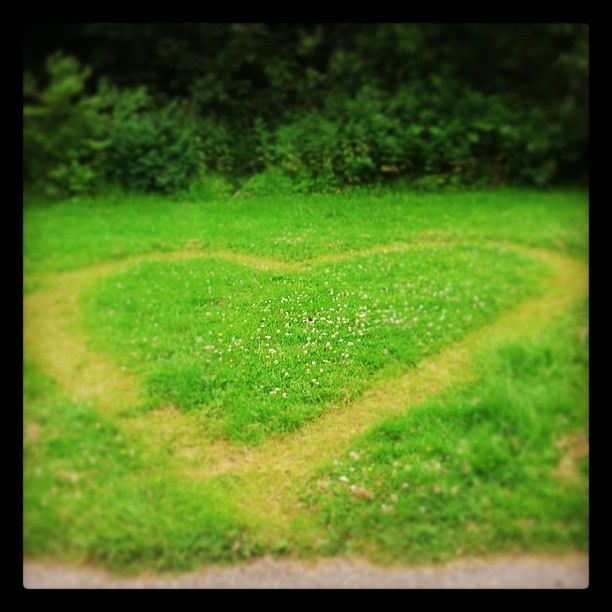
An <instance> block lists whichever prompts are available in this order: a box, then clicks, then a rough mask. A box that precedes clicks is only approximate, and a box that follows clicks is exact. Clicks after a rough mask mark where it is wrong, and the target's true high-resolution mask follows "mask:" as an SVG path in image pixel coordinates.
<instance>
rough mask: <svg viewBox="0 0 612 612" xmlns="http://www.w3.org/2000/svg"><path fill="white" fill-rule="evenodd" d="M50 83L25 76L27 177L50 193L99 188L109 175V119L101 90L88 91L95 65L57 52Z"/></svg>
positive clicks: (49, 64) (50, 62)
mask: <svg viewBox="0 0 612 612" xmlns="http://www.w3.org/2000/svg"><path fill="white" fill-rule="evenodd" d="M46 68H47V74H48V83H47V84H46V86H45V87H41V86H39V84H38V83H37V82H36V81H35V80H34V79H33V78H32V77H31V75H26V76H25V78H24V102H25V103H24V111H23V114H24V125H23V157H24V179H25V181H26V183H27V184H29V185H32V186H34V187H38V188H40V189H41V190H42V191H44V192H45V193H46V195H48V196H64V195H71V194H78V193H87V192H91V191H94V190H95V189H96V188H97V187H98V186H100V184H101V183H102V182H103V180H104V168H103V165H102V163H101V154H102V152H103V151H104V150H105V149H106V148H107V147H108V146H109V144H110V141H109V138H108V135H109V121H108V117H107V116H106V115H105V114H104V112H103V106H104V102H103V100H102V98H101V97H100V96H97V95H87V94H86V93H85V83H86V81H87V79H88V77H89V74H90V71H89V70H88V69H86V68H82V67H81V66H80V65H79V63H78V62H77V61H76V60H75V59H74V58H71V57H64V56H62V55H59V54H55V55H53V56H51V57H49V58H48V60H47V63H46Z"/></svg>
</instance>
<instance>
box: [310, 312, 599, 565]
mask: <svg viewBox="0 0 612 612" xmlns="http://www.w3.org/2000/svg"><path fill="white" fill-rule="evenodd" d="M585 309H586V306H585V305H584V304H582V305H581V306H580V308H578V309H576V310H575V311H574V312H572V313H570V314H568V315H567V316H565V317H564V318H563V319H562V320H561V321H558V322H557V325H556V326H555V327H554V328H552V329H551V330H550V332H549V333H548V334H546V335H544V336H542V337H540V338H537V339H534V340H527V339H525V340H522V341H520V342H516V343H513V344H511V345H507V346H504V347H502V348H500V349H499V350H497V351H495V352H493V353H489V354H487V355H484V356H482V357H481V359H480V368H481V370H482V379H481V380H480V381H479V382H478V383H475V384H471V385H469V386H464V388H462V389H453V390H452V391H450V392H448V393H446V394H444V395H443V396H441V397H439V398H437V399H434V400H432V401H429V402H427V403H426V404H424V405H422V406H419V407H418V408H415V409H414V410H412V411H411V412H410V413H409V414H407V415H406V416H404V417H401V418H395V419H392V420H389V421H387V422H386V423H383V424H381V425H380V426H378V427H377V428H376V429H375V430H373V431H371V432H369V433H368V434H367V435H365V436H362V437H361V439H360V440H359V441H356V443H355V446H354V449H353V450H352V451H351V452H350V454H348V455H347V456H344V457H342V458H339V459H338V460H337V461H336V462H335V464H333V465H330V466H328V467H327V468H326V469H324V470H322V471H321V472H320V473H319V474H317V477H316V479H315V480H313V482H312V483H311V484H310V485H309V488H308V493H307V494H306V497H307V499H309V500H310V503H312V504H313V505H316V507H317V509H318V510H317V511H318V513H319V515H320V518H321V520H322V521H323V522H324V523H325V524H326V525H329V529H330V544H329V545H328V546H329V549H330V551H331V552H336V553H337V552H347V551H362V552H363V551H370V552H372V551H374V553H375V554H376V555H378V557H379V558H380V559H383V560H392V559H393V560H402V561H430V560H440V559H446V558H449V557H454V556H460V555H468V554H479V553H486V552H488V553H490V552H497V551H503V550H510V549H515V548H519V549H521V550H550V551H558V550H563V549H568V548H578V549H584V548H586V546H587V537H588V534H587V528H588V493H587V487H588V443H587V422H588V347H587V342H586V337H585V331H586V327H585V326H586V312H585ZM563 466H565V469H560V468H561V467H563Z"/></svg>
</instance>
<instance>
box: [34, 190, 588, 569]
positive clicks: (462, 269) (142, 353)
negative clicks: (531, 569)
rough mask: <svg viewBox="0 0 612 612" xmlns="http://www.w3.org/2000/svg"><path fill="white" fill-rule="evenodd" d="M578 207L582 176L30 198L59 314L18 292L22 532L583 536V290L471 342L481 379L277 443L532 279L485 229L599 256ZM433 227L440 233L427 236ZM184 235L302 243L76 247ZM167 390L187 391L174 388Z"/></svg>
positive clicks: (349, 547)
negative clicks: (330, 189)
mask: <svg viewBox="0 0 612 612" xmlns="http://www.w3.org/2000/svg"><path fill="white" fill-rule="evenodd" d="M587 219H588V208H587V198H586V196H585V194H584V193H582V192H545V193H541V192H534V191H517V190H504V191H499V192H493V191H490V192H477V193H470V192H465V193H444V194H441V193H440V194H420V195H415V194H409V193H402V192H396V193H394V192H371V193H368V192H365V191H362V192H359V191H357V192H352V193H348V194H338V195H336V196H293V195H292V196H287V197H286V198H255V197H253V198H227V199H224V200H220V201H207V202H201V203H194V202H191V203H180V202H176V201H171V200H170V199H167V198H161V197H153V196H146V197H145V196H140V195H123V196H119V195H117V194H116V195H112V196H111V195H109V196H106V197H104V198H98V199H92V200H73V201H67V202H59V203H55V204H46V205H45V203H41V202H39V203H34V204H33V205H28V206H27V207H26V210H25V235H24V238H25V253H24V261H25V276H24V290H25V292H26V297H27V296H30V297H31V296H33V295H34V296H36V295H41V296H42V298H41V300H40V301H38V302H37V301H35V300H34V301H32V302H28V303H30V304H40V305H45V307H48V309H49V310H48V312H47V311H44V312H42V311H41V312H33V311H31V310H29V309H26V312H25V319H26V328H27V329H28V330H32V329H34V331H36V330H43V332H44V333H45V334H47V336H46V337H43V336H41V335H37V333H29V334H26V339H27V341H26V344H25V355H26V361H25V372H24V388H25V391H24V394H25V395H24V403H25V415H24V416H25V440H24V458H25V470H24V544H25V551H26V554H27V555H28V556H36V557H41V556H43V557H50V558H56V559H57V558H59V559H64V560H67V561H77V560H89V561H93V562H97V563H101V564H103V565H105V566H108V567H111V568H113V569H117V570H123V571H136V570H141V569H153V570H166V569H168V570H181V569H187V568H191V567H196V566H197V565H198V564H202V563H206V562H213V561H214V562H217V561H223V562H231V561H235V560H238V559H245V558H248V557H251V556H253V555H259V554H265V553H272V554H281V553H282V554H285V555H296V556H297V555H307V556H315V555H320V554H336V553H357V554H367V555H370V556H374V557H375V558H377V559H380V560H383V561H385V560H401V561H423V560H432V559H434V560H435V559H445V558H451V557H457V556H461V555H465V554H474V553H491V552H497V551H501V550H510V549H512V550H513V549H521V550H536V551H545V550H550V551H553V550H554V551H559V550H572V549H576V548H579V549H584V548H585V547H586V538H587V532H586V530H587V519H588V497H587V480H588V465H587V463H586V460H587V458H586V457H583V456H582V454H581V453H579V452H578V451H577V450H576V449H577V448H579V447H580V444H581V440H583V439H584V438H585V436H586V431H587V406H588V402H587V382H588V353H587V347H586V340H585V330H586V328H587V325H588V316H587V312H586V307H585V304H584V303H583V304H582V305H580V307H577V308H576V309H574V310H573V311H572V312H568V313H566V314H565V315H563V317H562V318H561V319H559V320H555V321H549V322H547V321H542V322H541V325H540V327H541V328H542V329H543V330H544V332H543V333H541V334H540V335H539V336H538V337H533V338H530V337H524V336H520V335H518V332H517V339H516V340H515V341H514V342H513V343H511V344H507V345H504V346H493V347H489V350H488V352H487V353H486V354H484V355H480V356H475V357H476V358H477V360H478V361H477V364H476V367H475V371H476V372H477V373H478V374H479V376H478V380H477V381H476V382H474V381H472V382H469V383H468V382H466V383H465V384H460V385H455V386H453V387H451V388H450V389H447V390H446V391H445V392H444V393H443V394H442V395H438V396H436V397H433V398H430V399H428V400H427V402H426V403H425V404H422V405H420V406H418V407H412V406H411V405H409V404H406V410H407V409H408V408H409V407H410V411H406V413H405V414H404V415H402V416H400V417H397V418H393V419H386V420H383V421H382V422H380V423H379V425H377V426H376V427H375V428H374V429H372V430H369V431H367V432H366V433H365V434H363V435H361V436H359V437H358V438H356V439H354V444H352V445H351V451H352V453H353V455H352V456H351V455H350V454H342V453H343V451H338V455H337V458H336V461H337V464H335V463H334V461H333V460H332V461H331V463H330V464H329V465H324V466H322V467H317V468H316V472H315V468H314V467H313V468H312V470H310V471H308V470H306V471H308V476H307V477H306V478H305V479H304V480H300V481H296V482H293V481H291V473H290V472H287V473H288V474H289V476H287V474H285V473H284V472H283V471H282V468H283V466H285V467H286V468H287V469H290V468H291V469H292V466H290V465H289V464H287V465H285V464H283V460H284V459H286V457H284V456H282V455H281V454H279V455H278V456H277V455H275V453H276V450H278V449H280V450H279V453H281V451H282V448H283V447H282V443H283V441H288V443H289V444H290V443H291V441H292V440H297V441H298V444H301V445H304V444H307V443H308V440H307V438H305V439H302V438H300V437H299V436H300V435H304V436H308V432H309V431H310V430H309V429H308V426H309V425H310V424H314V425H316V423H318V422H323V423H325V422H326V421H325V417H326V416H327V415H328V413H329V411H332V412H333V410H337V409H338V407H340V409H341V410H350V409H351V405H352V404H351V403H350V401H349V400H350V399H351V398H353V399H355V400H358V399H359V398H360V397H363V393H364V392H365V391H367V390H368V389H371V388H372V387H373V386H374V385H375V384H377V383H378V382H380V381H383V382H385V384H386V385H387V386H392V385H393V381H394V380H395V378H394V377H395V376H399V375H402V374H406V373H407V374H408V376H409V375H410V373H411V372H413V371H414V368H415V367H417V366H418V365H419V363H420V362H421V361H422V360H423V359H425V358H427V357H431V358H434V359H435V355H436V354H437V353H438V352H439V351H441V350H442V349H444V348H447V347H449V346H450V345H451V344H452V343H453V342H456V341H458V340H461V339H462V338H464V337H465V336H466V334H468V333H469V332H470V331H474V330H477V329H478V328H480V327H482V326H483V325H484V324H486V323H491V324H494V323H495V321H496V317H497V316H498V315H501V314H502V313H503V312H505V311H507V310H508V309H509V308H511V307H512V306H513V305H515V304H518V303H520V302H521V301H522V300H524V299H525V298H527V297H528V296H533V295H537V294H538V292H539V291H540V288H541V287H542V286H544V285H543V280H545V278H546V269H545V268H546V266H545V264H544V263H543V262H539V261H536V260H535V259H532V258H530V257H529V255H528V253H527V252H520V253H519V252H515V251H512V250H505V249H503V248H502V247H500V246H495V245H493V244H491V243H490V241H491V240H498V241H511V242H514V243H521V244H526V245H534V246H538V247H543V248H547V249H551V250H554V251H557V252H561V253H566V254H570V255H573V256H575V257H577V258H578V259H580V260H582V261H584V260H585V259H586V258H587V254H588V234H587ZM441 235H443V236H444V237H445V238H446V239H447V240H449V241H450V242H448V243H444V244H443V243H441V242H440V243H436V240H437V239H438V238H440V236H441ZM428 236H429V238H427V237H428ZM424 239H425V243H424V244H421V245H420V246H417V247H415V248H411V249H409V250H405V251H402V252H389V253H378V254H362V255H361V256H357V257H356V256H354V255H351V257H350V258H346V259H344V260H338V261H332V260H328V261H325V260H321V259H319V260H313V262H311V264H308V260H309V259H311V258H314V257H318V256H322V255H333V254H341V253H345V252H347V251H353V250H356V249H364V248H370V247H377V246H380V245H390V244H396V245H397V244H399V243H406V242H410V241H412V240H424ZM428 240H429V242H430V244H427V241H428ZM453 240H456V241H459V242H466V243H469V244H463V245H461V244H456V245H452V241H453ZM185 248H187V249H189V250H190V252H191V253H192V254H193V253H194V251H195V252H197V251H202V255H206V252H207V251H210V252H215V251H221V250H225V251H227V250H231V251H233V252H235V253H241V254H245V255H259V256H265V257H274V258H276V259H277V260H279V261H287V262H298V263H299V264H300V265H296V266H293V267H294V268H295V269H291V270H290V268H291V266H289V267H285V271H278V270H276V271H274V270H269V271H265V270H255V269H253V268H251V267H249V265H248V264H249V261H248V260H247V259H245V260H244V261H243V262H242V264H241V263H239V262H238V261H236V262H230V261H226V260H223V259H220V258H218V257H217V258H206V257H203V258H192V259H188V260H175V261H170V260H167V261H141V262H140V263H135V262H133V263H131V264H129V263H128V262H127V260H126V264H125V270H122V271H117V270H116V269H114V268H113V269H111V268H108V270H106V273H105V269H104V268H103V267H102V268H99V269H94V268H91V270H88V269H87V268H86V267H87V266H90V265H92V264H96V263H104V262H107V261H109V260H112V261H117V260H124V259H126V258H127V257H128V256H130V255H134V254H146V253H153V252H159V251H180V250H182V249H185ZM273 263H274V262H271V265H273ZM80 268H83V271H82V276H81V277H78V278H77V280H76V281H74V280H73V281H70V282H74V283H75V284H74V285H70V282H68V284H67V285H66V286H67V287H68V289H67V290H66V291H67V293H66V292H65V293H62V292H61V291H60V292H59V293H57V292H56V293H53V288H54V287H57V286H59V287H60V288H61V287H62V281H63V279H64V278H68V277H69V276H70V275H67V276H61V275H59V276H58V275H57V273H58V272H63V271H70V270H79V269H80ZM113 270H114V271H113ZM279 270H280V268H279ZM88 275H91V281H92V282H91V283H89V284H88V283H87V282H85V280H87V278H89V277H88ZM570 276H571V275H570ZM70 278H73V279H74V277H70ZM79 279H80V280H79ZM70 287H77V288H78V291H79V292H80V291H82V290H83V292H82V293H79V295H74V296H72V295H71V294H70ZM72 298H74V304H76V306H77V308H76V309H75V311H76V312H77V313H82V315H83V318H82V319H80V318H79V317H78V316H76V315H73V314H71V312H72V311H71V308H72V301H71V299H72ZM55 300H60V302H58V303H56V302H55ZM61 300H64V301H61ZM58 304H59V305H58ZM41 309H42V307H41ZM48 313H51V314H50V315H49V314H48ZM45 315H46V316H47V319H45ZM49 316H50V317H56V318H52V319H49ZM41 319H42V320H44V321H46V323H47V325H46V326H45V325H42V326H41V327H36V326H37V325H39V324H40V320H41ZM310 319H312V320H310ZM49 323H50V324H51V325H48V324H49ZM55 330H58V331H57V333H58V336H57V339H58V340H59V341H63V342H65V344H61V346H60V348H59V353H57V354H55V353H54V355H56V356H57V357H61V356H62V355H61V353H62V350H63V349H64V347H66V350H71V347H72V348H74V347H77V348H79V351H81V352H79V353H78V356H77V357H75V358H74V359H73V360H72V361H71V360H70V359H66V360H62V363H61V364H57V367H56V368H54V367H53V366H54V364H53V363H49V361H45V355H46V353H45V351H48V349H50V348H51V346H50V344H49V341H51V342H55V335H54V333H55ZM43 332H41V333H43ZM286 334H289V335H286ZM267 336H269V337H267ZM71 337H72V338H74V341H75V344H71V343H70V341H69V340H70V338H71ZM49 338H51V340H49ZM42 340H44V341H42ZM349 343H352V344H349ZM82 345H83V346H82ZM41 347H42V350H41ZM273 351H274V352H273ZM304 351H306V352H304ZM87 356H89V357H90V358H91V360H90V363H89V365H91V364H94V366H95V367H94V368H93V371H94V373H95V372H99V373H100V376H101V379H100V380H99V381H95V382H96V383H99V388H100V389H102V392H103V393H104V397H105V398H106V401H105V402H103V403H101V402H100V401H99V397H100V395H99V394H98V395H96V393H99V392H100V390H99V389H95V390H94V391H95V393H94V392H93V391H92V389H91V385H92V382H91V375H90V376H86V375H85V373H86V370H87V368H88V362H87ZM276 362H277V363H276ZM313 362H315V363H313ZM45 367H46V368H47V370H45ZM122 368H123V369H122ZM321 370H322V371H321ZM121 372H126V373H128V374H130V375H132V376H133V377H134V380H135V381H137V382H138V384H137V385H135V386H136V387H138V390H139V392H140V391H142V402H141V403H140V404H139V405H134V406H130V408H133V410H127V411H126V410H123V409H122V410H115V411H113V410H112V403H113V398H114V397H117V402H118V403H121V401H120V398H119V397H118V396H119V395H120V394H121V393H124V391H121V390H120V389H119V386H120V387H121V389H125V388H126V384H127V386H129V384H130V381H131V379H123V378H121ZM285 372H287V374H288V375H287V376H285ZM52 373H55V374H54V375H55V377H56V379H57V380H54V379H53V376H52ZM82 373H83V375H82V376H81V374H82ZM441 376H442V377H444V376H445V373H444V372H441ZM81 379H82V380H81ZM313 380H314V381H316V382H313ZM83 381H84V382H83ZM126 381H127V382H126ZM81 382H82V384H80V383H81ZM120 383H121V384H120ZM114 385H115V386H114ZM77 391H78V393H77ZM86 391H91V394H90V396H88V395H87V393H86ZM114 394H116V395H114ZM285 394H286V396H285ZM128 395H129V394H127V395H126V396H125V397H123V398H122V400H123V401H124V402H125V401H126V397H128ZM131 397H132V396H131V395H129V398H131ZM129 401H132V400H131V399H129ZM380 401H385V396H384V393H382V394H381V395H380ZM167 404H174V405H175V406H177V407H178V409H179V410H178V411H176V413H175V412H173V411H168V410H166V411H164V410H159V408H160V406H165V405H167ZM122 406H123V404H122ZM376 414H378V413H376ZM328 422H333V421H328ZM303 432H305V433H303ZM323 439H327V438H323V437H321V440H323ZM255 443H257V444H258V445H257V446H254V445H255ZM245 444H246V445H245ZM275 445H276V446H275ZM289 448H290V447H289ZM266 449H271V451H270V452H269V453H268V454H266ZM209 450H210V452H209ZM326 452H327V454H326V455H325V456H333V453H334V452H335V450H334V449H326ZM574 455H575V457H574ZM357 456H358V457H359V458H358V459H354V457H357ZM352 457H353V458H352ZM243 459H244V461H245V462H246V468H245V470H244V471H242V472H241V471H240V469H238V468H239V467H240V465H241V463H240V462H241V461H242V460H243ZM249 460H250V461H251V464H249V463H248V461H249ZM216 461H219V462H220V463H219V464H217V463H215V462H216ZM224 462H225V463H224ZM277 464H278V465H277ZM406 466H408V467H406ZM306 467H307V466H306ZM302 468H303V466H300V470H302V471H300V472H299V473H303V472H304V470H303V469H302ZM209 469H210V470H213V472H214V470H217V472H214V473H213V472H211V473H210V474H208V473H207V470H209ZM258 470H259V472H258ZM298 471H299V470H298ZM260 472H261V473H264V474H266V473H267V474H268V479H267V480H266V479H265V478H263V477H260V475H259V474H260ZM341 477H344V478H342V479H341ZM275 478H282V479H283V480H282V481H279V480H274V479H275ZM345 478H346V480H345ZM249 479H250V480H249ZM266 483H267V485H270V486H271V488H270V490H260V488H261V487H260V485H261V486H263V484H266ZM404 483H406V484H407V486H406V487H404V486H403V485H404ZM351 486H354V487H355V489H353V490H351ZM372 495H374V496H375V497H373V498H372V499H370V497H371V496H372ZM393 496H397V499H396V498H395V497H393ZM299 500H301V503H302V504H305V505H303V506H300V505H299V503H298V501H299ZM383 505H384V506H383ZM255 511H256V512H255ZM285 513H286V520H285V518H284V517H285ZM279 519H283V520H279Z"/></svg>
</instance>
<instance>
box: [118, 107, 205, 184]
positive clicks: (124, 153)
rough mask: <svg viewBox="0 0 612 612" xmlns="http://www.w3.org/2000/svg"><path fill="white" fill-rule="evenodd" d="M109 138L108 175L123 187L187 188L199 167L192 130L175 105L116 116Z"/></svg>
mask: <svg viewBox="0 0 612 612" xmlns="http://www.w3.org/2000/svg"><path fill="white" fill-rule="evenodd" d="M111 141H112V144H111V145H110V147H109V148H108V150H107V151H106V168H107V173H108V177H109V179H110V180H111V181H113V182H116V183H118V184H119V185H121V186H122V187H124V188H126V189H132V190H136V191H157V192H163V193H172V192H175V191H178V190H180V189H185V188H187V187H188V186H189V182H190V180H191V178H192V177H193V176H194V175H195V174H196V172H197V170H198V161H199V158H198V153H197V150H196V147H195V146H194V135H193V132H192V130H191V129H190V128H189V127H188V126H186V125H184V124H183V123H182V122H181V119H180V117H179V115H178V113H177V108H176V107H175V106H174V105H172V106H170V107H167V108H165V109H162V110H160V111H145V112H139V113H134V114H130V115H127V116H124V117H120V118H117V119H116V120H115V121H114V122H113V126H112V132H111Z"/></svg>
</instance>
